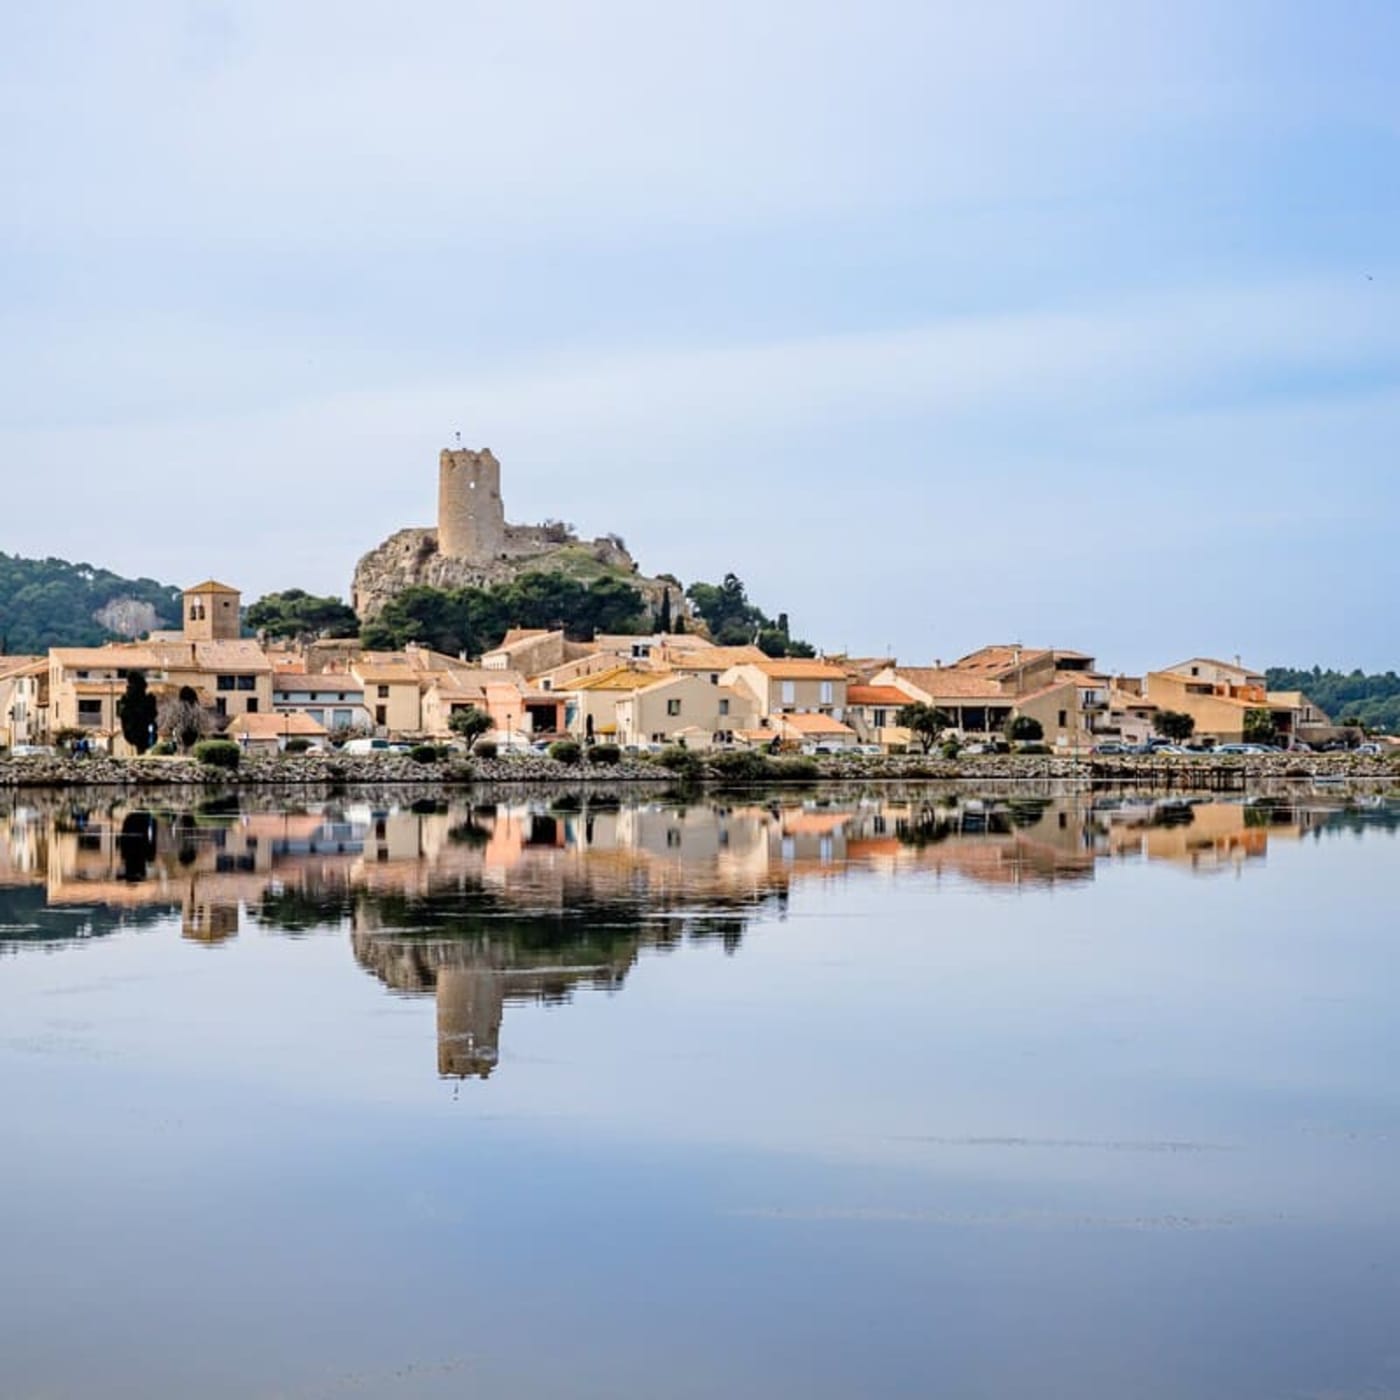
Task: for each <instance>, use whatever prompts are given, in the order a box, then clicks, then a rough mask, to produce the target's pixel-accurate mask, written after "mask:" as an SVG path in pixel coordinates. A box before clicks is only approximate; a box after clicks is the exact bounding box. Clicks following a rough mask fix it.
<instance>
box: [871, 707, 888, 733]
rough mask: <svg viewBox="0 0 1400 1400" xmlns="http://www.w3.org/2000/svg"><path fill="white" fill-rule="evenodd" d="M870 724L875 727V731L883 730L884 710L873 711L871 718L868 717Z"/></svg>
mask: <svg viewBox="0 0 1400 1400" xmlns="http://www.w3.org/2000/svg"><path fill="white" fill-rule="evenodd" d="M870 722H871V723H872V724H873V725H874V726H875V728H876V729H883V728H885V712H884V710H875V711H873V712H872V713H871V716H870Z"/></svg>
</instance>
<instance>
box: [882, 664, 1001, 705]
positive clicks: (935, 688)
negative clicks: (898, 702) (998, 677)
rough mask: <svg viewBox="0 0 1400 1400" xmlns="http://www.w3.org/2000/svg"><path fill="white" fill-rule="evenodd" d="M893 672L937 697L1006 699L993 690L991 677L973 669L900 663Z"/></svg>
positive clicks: (999, 692) (993, 683)
mask: <svg viewBox="0 0 1400 1400" xmlns="http://www.w3.org/2000/svg"><path fill="white" fill-rule="evenodd" d="M895 675H896V676H897V677H898V678H899V679H900V680H902V681H907V682H908V683H909V684H910V685H912V686H914V687H915V689H917V690H922V691H923V692H924V693H925V694H927V695H930V696H932V697H933V699H934V701H935V702H937V701H939V700H987V701H994V700H1008V699H1010V698H1011V697H1010V696H1008V695H1006V694H1004V693H1003V692H1002V691H1000V690H998V689H997V685H996V682H995V680H993V679H992V678H990V677H988V676H984V675H979V674H978V673H977V672H975V671H959V670H956V669H954V668H953V667H951V666H900V667H899V668H898V669H897V670H896V671H895Z"/></svg>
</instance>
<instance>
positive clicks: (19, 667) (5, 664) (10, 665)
mask: <svg viewBox="0 0 1400 1400" xmlns="http://www.w3.org/2000/svg"><path fill="white" fill-rule="evenodd" d="M48 660H49V659H48V657H47V656H0V680H3V679H4V678H5V677H6V676H13V675H17V674H18V673H19V672H20V671H27V670H29V669H30V668H31V667H33V666H40V665H43V666H47V665H48Z"/></svg>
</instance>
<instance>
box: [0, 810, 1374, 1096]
mask: <svg viewBox="0 0 1400 1400" xmlns="http://www.w3.org/2000/svg"><path fill="white" fill-rule="evenodd" d="M1397 825H1400V804H1396V803H1393V802H1388V801H1385V800H1383V799H1380V798H1348V797H1345V796H1342V795H1339V794H1328V795H1325V796H1317V797H1309V798H1308V799H1306V800H1301V801H1300V800H1298V799H1255V800H1247V801H1234V802H1218V801H1192V800H1183V799H1166V800H1164V799H1162V798H1160V797H1155V798H1154V797H1150V796H1144V797H1132V796H1126V797H1113V798H1103V797H1097V798H1096V797H1093V796H1090V795H1088V794H1076V795H1072V796H1061V797H1046V796H1007V797H969V796H967V795H966V794H962V793H956V792H952V791H946V792H945V791H939V790H937V789H933V788H929V787H926V786H925V787H909V788H895V787H891V788H886V789H884V790H881V791H878V792H866V791H854V790H852V789H850V788H846V789H843V790H840V791H836V792H818V793H816V794H807V795H798V794H795V793H793V792H784V793H781V794H775V793H752V794H743V793H736V794H727V795H725V796H723V797H719V796H714V797H711V798H707V799H704V800H689V801H683V800H679V799H674V798H671V799H662V800H658V799H655V798H650V797H639V796H634V795H629V796H625V797H618V796H617V795H615V794H607V793H603V792H597V791H594V792H584V793H571V792H557V793H554V794H552V795H549V796H544V797H538V798H533V799H530V800H522V799H520V798H518V797H515V798H513V799H512V800H505V801H481V802H478V803H476V804H475V805H472V804H468V803H465V802H451V803H448V802H440V801H437V800H432V799H428V800H423V801H419V802H417V803H412V804H408V803H405V804H402V805H377V804H376V802H375V801H373V800H369V799H366V800H363V801H357V800H354V799H347V798H343V797H342V798H332V797H326V798H324V799H322V800H317V801H311V802H307V801H304V800H303V801H301V802H300V803H299V804H298V805H286V806H277V805H274V803H273V801H272V800H271V799H267V800H258V799H253V798H245V799H242V800H239V799H228V798H225V799H220V800H218V801H215V802H212V803H204V804H201V805H196V806H191V807H188V808H184V809H176V808H174V807H171V806H160V807H149V808H148V807H141V806H138V805H135V804H134V803H133V802H131V801H130V800H129V799H122V800H119V801H118V800H114V799H112V798H111V797H110V796H104V797H96V796H92V795H90V794H89V795H86V796H82V795H78V796H74V795H65V796H64V797H63V798H61V799H56V798H51V799H48V800H46V801H43V802H39V803H37V804H33V805H25V804H20V805H16V806H14V807H12V808H11V809H10V810H8V811H0V950H3V951H15V950H17V949H19V948H22V947H28V946H53V945H54V944H56V943H62V942H65V941H71V940H74V939H80V938H88V937H95V936H100V935H102V934H105V933H109V932H112V931H114V930H116V929H120V928H124V927H134V926H141V925H145V924H150V923H153V922H156V921H158V920H159V919H161V918H163V917H165V916H167V915H168V914H171V913H175V912H177V911H178V914H179V917H180V919H181V926H182V931H183V934H184V936H185V937H186V938H187V939H190V940H191V941H194V942H198V943H202V944H209V945H214V944H219V943H221V942H223V941H225V940H227V939H230V938H233V937H235V936H236V935H237V934H238V932H239V929H240V921H241V918H242V916H243V914H244V913H246V914H248V915H249V916H250V917H251V919H252V921H253V922H254V923H256V924H257V926H259V927H261V928H265V929H268V930H275V931H278V932H282V933H288V934H300V933H305V932H308V931H311V930H315V929H324V928H326V927H328V926H329V927H332V928H348V931H349V933H350V938H351V946H352V948H353V951H354V956H355V958H356V959H357V961H358V962H359V963H360V965H361V966H362V967H363V968H365V969H366V970H367V971H368V972H370V973H372V974H373V975H374V976H376V977H378V978H379V979H380V980H381V981H383V983H384V984H385V985H386V986H387V987H389V988H391V989H393V990H394V991H396V992H401V993H405V994H409V995H432V996H434V997H435V999H436V1004H437V1025H438V1070H439V1073H440V1074H442V1075H444V1076H455V1077H461V1078H465V1077H471V1076H479V1077H483V1078H484V1077H486V1076H488V1075H489V1074H490V1073H491V1072H492V1070H493V1068H494V1067H495V1065H496V1063H497V1060H498V1057H499V1050H500V1035H501V1023H502V1018H503V1015H504V1010H505V1007H506V1006H507V1005H509V1004H511V1003H512V1002H524V1001H535V1002H546V1003H548V1002H560V1001H565V1000H567V999H568V998H569V997H570V995H571V994H572V992H573V990H574V989H575V988H576V987H587V988H599V989H605V990H612V989H616V988H618V987H620V986H621V985H622V983H623V980H624V979H625V977H626V976H627V973H628V971H629V970H630V968H631V967H632V965H633V964H634V963H635V962H636V960H637V957H638V954H639V952H640V951H641V950H642V949H643V948H651V949H666V948H668V947H671V946H674V945H676V944H677V943H679V942H681V941H683V940H713V941H715V942H717V943H718V944H720V945H721V946H722V947H723V948H724V949H725V950H726V951H733V950H734V949H735V948H736V947H737V946H738V944H739V940H740V938H741V937H742V934H743V930H744V927H745V924H746V922H747V921H748V920H749V919H750V918H751V917H753V915H754V914H755V912H757V911H758V910H760V909H762V908H763V907H765V906H771V907H773V908H775V909H778V910H781V909H782V908H783V907H784V905H785V904H786V901H787V900H788V899H789V897H790V895H791V893H792V891H793V889H794V887H795V886H797V885H799V884H800V883H801V882H803V881H806V880H828V879H831V878H834V877H836V876H839V875H843V874H846V873H849V872H851V871H859V870H865V871H874V872H882V873H885V874H887V875H900V876H903V875H912V874H924V875H931V876H934V877H940V878H941V877H953V878H957V879H961V880H966V881H973V882H976V883H978V884H982V885H985V886H988V887H991V888H993V889H1008V890H1016V891H1034V890H1036V889H1042V888H1050V887H1053V886H1055V885H1057V884H1062V883H1066V882H1076V881H1087V880H1091V879H1092V878H1093V876H1094V872H1095V869H1096V867H1097V866H1098V864H1099V863H1100V862H1102V861H1105V860H1126V859H1146V860H1152V861H1163V862H1171V863H1174V864H1177V865H1180V866H1181V867H1183V868H1185V869H1188V870H1190V871H1192V872H1195V873H1209V872H1219V871H1228V870H1239V869H1241V868H1242V867H1243V866H1244V865H1245V864H1246V863H1247V862H1249V861H1252V860H1258V859H1260V858H1262V857H1263V856H1264V855H1265V853H1266V851H1267V849H1268V846H1269V843H1270V841H1273V840H1280V839H1283V840H1298V839H1299V838H1302V837H1305V836H1316V837H1321V836H1323V835H1324V834H1327V833H1335V832H1342V831H1361V830H1367V829H1376V830H1383V831H1387V832H1390V833H1393V832H1394V831H1395V830H1396V828H1397Z"/></svg>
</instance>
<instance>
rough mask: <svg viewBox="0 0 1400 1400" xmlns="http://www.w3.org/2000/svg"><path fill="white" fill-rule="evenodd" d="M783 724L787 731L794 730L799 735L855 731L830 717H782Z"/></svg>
mask: <svg viewBox="0 0 1400 1400" xmlns="http://www.w3.org/2000/svg"><path fill="white" fill-rule="evenodd" d="M780 718H781V720H782V722H783V724H785V725H786V726H787V727H788V728H789V729H795V730H797V732H798V733H799V734H854V733H855V730H854V729H852V728H851V727H850V725H848V724H842V723H841V721H840V720H839V719H832V717H831V716H830V715H782V716H780Z"/></svg>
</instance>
